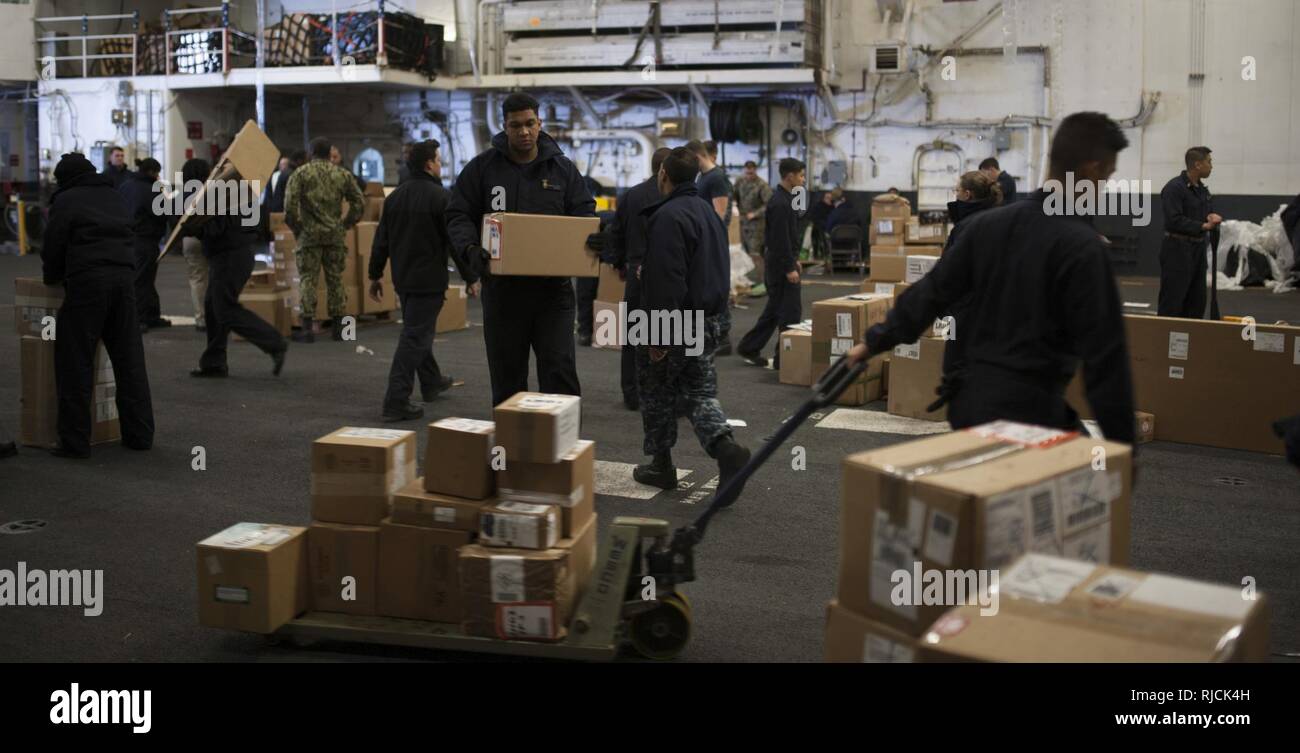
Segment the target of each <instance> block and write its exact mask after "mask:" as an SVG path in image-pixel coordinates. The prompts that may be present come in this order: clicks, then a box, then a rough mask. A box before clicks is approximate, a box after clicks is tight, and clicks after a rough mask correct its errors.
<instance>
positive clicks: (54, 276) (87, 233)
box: [41, 173, 135, 285]
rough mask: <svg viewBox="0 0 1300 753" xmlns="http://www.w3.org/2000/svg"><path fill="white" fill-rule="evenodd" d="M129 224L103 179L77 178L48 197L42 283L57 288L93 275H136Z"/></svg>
mask: <svg viewBox="0 0 1300 753" xmlns="http://www.w3.org/2000/svg"><path fill="white" fill-rule="evenodd" d="M132 249H133V246H132V234H131V218H130V213H129V212H128V211H127V206H126V200H125V199H124V198H123V197H122V194H121V193H119V192H118V190H117V189H116V188H114V187H113V179H112V178H111V177H110V176H108V175H104V174H102V173H86V174H84V175H79V176H77V177H76V178H73V179H72V180H70V181H67V183H66V184H65V185H61V186H59V188H58V190H57V191H55V192H54V195H53V196H52V197H50V216H49V219H47V220H46V222H45V239H44V241H43V242H42V244H41V267H42V277H43V279H44V281H45V284H46V285H60V284H62V283H63V282H64V281H65V280H67V279H68V278H70V277H76V276H77V275H79V274H81V273H83V272H88V271H92V270H102V271H109V270H111V269H114V268H116V269H117V270H118V271H120V272H124V273H129V272H131V271H132V270H133V269H135V251H133V250H132Z"/></svg>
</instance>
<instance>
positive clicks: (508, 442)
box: [492, 392, 582, 467]
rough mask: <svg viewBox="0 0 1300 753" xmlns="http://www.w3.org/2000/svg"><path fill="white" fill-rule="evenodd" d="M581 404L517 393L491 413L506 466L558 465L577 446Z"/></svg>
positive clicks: (559, 397) (575, 400) (577, 400)
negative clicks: (513, 464)
mask: <svg viewBox="0 0 1300 753" xmlns="http://www.w3.org/2000/svg"><path fill="white" fill-rule="evenodd" d="M581 403H582V401H581V399H580V398H578V397H577V396H576V395H546V394H542V393H538V392H517V393H515V394H514V395H513V396H511V397H510V398H508V399H507V400H506V401H505V402H503V403H501V404H500V405H498V406H497V407H496V408H494V409H493V410H492V417H493V418H494V419H495V421H496V427H497V445H499V446H500V447H501V448H503V449H504V450H505V453H506V458H505V459H506V466H507V467H509V465H510V464H511V463H514V462H519V461H522V462H525V463H558V462H560V459H561V458H563V457H564V456H565V455H566V454H567V453H568V452H569V450H571V449H573V446H574V445H575V444H577V443H578V426H579V424H580V423H581V420H582V404H581Z"/></svg>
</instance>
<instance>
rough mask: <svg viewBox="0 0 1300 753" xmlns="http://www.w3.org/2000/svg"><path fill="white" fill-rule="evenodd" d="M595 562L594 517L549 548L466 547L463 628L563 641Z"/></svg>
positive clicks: (516, 637)
mask: <svg viewBox="0 0 1300 753" xmlns="http://www.w3.org/2000/svg"><path fill="white" fill-rule="evenodd" d="M595 561H596V519H595V518H592V519H591V520H590V521H589V522H588V523H587V525H586V526H585V527H584V528H583V529H582V531H580V532H579V533H578V535H577V536H575V537H572V538H566V539H561V540H560V541H558V542H556V545H555V546H553V547H551V548H549V549H540V550H537V549H504V548H498V547H488V546H480V545H478V544H471V545H469V546H466V547H462V548H461V550H460V578H461V593H462V595H463V597H464V600H465V601H464V603H465V616H464V622H463V623H462V625H461V627H462V629H463V630H464V632H465V634H466V635H479V636H483V637H487V638H501V639H506V640H532V641H558V640H561V639H563V638H564V637H565V636H566V635H567V634H568V629H567V628H568V623H569V618H570V617H572V615H573V610H574V608H575V607H576V605H577V603H578V601H579V600H580V599H581V598H582V594H583V593H584V591H585V589H586V586H587V581H588V580H589V578H590V576H591V568H592V565H593V564H594V563H595Z"/></svg>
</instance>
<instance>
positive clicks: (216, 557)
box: [195, 523, 309, 633]
mask: <svg viewBox="0 0 1300 753" xmlns="http://www.w3.org/2000/svg"><path fill="white" fill-rule="evenodd" d="M306 534H307V529H306V528H299V527H298V526H279V525H264V524H261V523H236V524H235V525H233V526H231V527H229V528H227V529H226V530H224V531H222V532H221V533H218V534H214V535H212V536H209V537H208V538H206V539H204V540H203V541H200V542H199V543H198V545H197V546H196V547H195V550H196V553H197V555H198V556H197V565H198V584H199V585H198V589H199V624H200V625H204V626H206V627H215V628H226V629H229V630H245V631H248V632H252V633H274V632H275V631H276V630H279V629H280V628H281V627H283V626H284V624H285V623H286V622H288V621H290V620H292V619H293V618H295V617H297V616H298V615H300V614H302V613H303V612H305V611H307V605H308V603H309V599H308V591H307V587H308V578H307V535H306Z"/></svg>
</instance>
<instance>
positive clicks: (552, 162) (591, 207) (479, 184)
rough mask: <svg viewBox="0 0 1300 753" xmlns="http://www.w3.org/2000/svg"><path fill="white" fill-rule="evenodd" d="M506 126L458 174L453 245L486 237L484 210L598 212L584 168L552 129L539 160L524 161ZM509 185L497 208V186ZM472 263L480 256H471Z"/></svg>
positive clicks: (451, 211) (450, 227) (450, 225)
mask: <svg viewBox="0 0 1300 753" xmlns="http://www.w3.org/2000/svg"><path fill="white" fill-rule="evenodd" d="M509 148H510V147H509V142H508V141H507V139H506V134H505V132H504V131H502V132H501V133H498V134H497V135H496V136H493V137H492V147H491V148H490V149H486V150H484V151H483V153H481V154H479V155H478V156H477V157H475V158H474V159H472V160H470V161H469V164H467V165H465V169H464V170H461V171H460V175H458V176H456V184H455V185H454V186H452V189H451V204H450V205H449V206H448V208H447V233H448V234H449V235H450V236H451V242H452V248H453V249H455V250H456V251H457V252H464V251H466V250H467V249H468V248H469V247H470V246H478V245H479V244H480V241H481V240H482V227H483V215H484V214H489V213H491V212H494V211H502V212H519V213H523V214H554V215H567V216H569V217H595V216H596V200H595V199H593V198H591V192H590V191H588V190H587V185H586V183H585V182H584V181H583V179H582V175H581V174H580V173H579V172H578V168H577V167H575V166H574V165H573V163H572V162H571V161H569V158H568V157H565V156H564V153H563V152H561V151H560V145H559V144H557V143H555V139H553V138H551V137H550V135H548V134H547V133H546V132H544V131H543V132H542V133H541V134H540V135H539V136H538V139H537V159H535V160H533V161H532V162H530V163H528V164H526V165H520V164H517V163H516V162H514V161H513V160H511V159H510V155H509ZM498 186H500V187H501V188H503V189H505V207H504V208H502V209H499V210H498V209H494V208H493V201H492V200H493V193H494V189H495V188H496V187H498ZM470 261H471V263H477V260H476V259H475V258H473V256H472V255H471V257H470Z"/></svg>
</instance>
